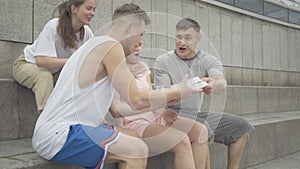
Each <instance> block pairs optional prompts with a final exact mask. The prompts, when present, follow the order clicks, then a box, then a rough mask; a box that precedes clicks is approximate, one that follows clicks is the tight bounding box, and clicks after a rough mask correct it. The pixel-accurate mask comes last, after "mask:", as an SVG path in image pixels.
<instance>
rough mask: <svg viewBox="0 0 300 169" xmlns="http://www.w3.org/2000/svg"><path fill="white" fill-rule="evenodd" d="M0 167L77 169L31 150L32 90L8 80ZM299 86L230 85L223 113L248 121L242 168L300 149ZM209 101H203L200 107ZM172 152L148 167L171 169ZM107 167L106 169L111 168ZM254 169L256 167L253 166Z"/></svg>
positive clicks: (222, 157) (215, 148)
mask: <svg viewBox="0 0 300 169" xmlns="http://www.w3.org/2000/svg"><path fill="white" fill-rule="evenodd" d="M0 92H1V94H2V97H1V98H0V105H1V106H0V132H1V133H2V134H1V135H0V168H7V169H10V168H27V169H31V168H58V169H59V168H78V167H75V166H66V165H61V164H54V163H49V162H48V161H45V160H43V159H41V158H40V157H39V156H38V155H37V154H36V153H35V152H34V150H33V149H32V147H31V139H30V138H31V136H32V132H33V127H34V124H35V121H36V119H37V117H38V113H37V111H36V106H35V101H34V96H33V94H32V92H31V91H30V90H28V89H26V88H24V87H22V86H20V85H18V84H17V83H16V82H15V81H14V80H12V79H1V80H0ZM299 94H300V87H261V86H229V87H228V91H227V100H226V104H225V111H227V112H232V113H234V114H238V115H241V116H242V117H244V118H246V119H248V120H249V121H250V122H251V123H252V124H253V125H254V126H255V128H256V129H255V130H254V131H253V132H252V133H251V135H250V138H249V142H248V144H247V148H246V151H245V154H244V156H243V159H242V162H241V168H247V167H251V166H255V165H258V164H260V165H261V163H265V162H268V161H270V160H274V159H278V158H280V157H283V156H286V155H289V154H292V153H295V152H297V151H300V134H299V131H298V129H299V127H300V104H299V103H300V101H299V100H300V95H299ZM210 103H211V98H209V97H205V102H204V105H203V107H204V109H209V107H210ZM172 156H173V155H172V154H171V153H165V154H162V155H160V156H156V157H151V158H149V162H148V169H171V168H173V164H172ZM226 161H227V152H226V147H225V146H223V145H219V144H215V143H213V144H212V145H211V163H212V168H213V169H223V168H225V167H224V166H226ZM115 168H117V164H108V165H106V166H105V169H115ZM251 169H254V168H251Z"/></svg>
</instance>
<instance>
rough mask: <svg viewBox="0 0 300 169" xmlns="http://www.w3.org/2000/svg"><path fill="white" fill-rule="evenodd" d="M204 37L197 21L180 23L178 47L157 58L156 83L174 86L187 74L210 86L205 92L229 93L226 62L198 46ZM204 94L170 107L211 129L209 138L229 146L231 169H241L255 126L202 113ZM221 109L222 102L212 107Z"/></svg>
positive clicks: (233, 117)
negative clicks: (225, 76)
mask: <svg viewBox="0 0 300 169" xmlns="http://www.w3.org/2000/svg"><path fill="white" fill-rule="evenodd" d="M200 40H201V34H200V25H199V23H198V22H197V21H195V20H193V19H190V18H184V19H181V20H180V21H179V22H178V23H177V25H176V49H175V50H171V51H169V52H167V53H165V54H163V55H161V56H159V57H157V58H156V61H155V63H154V68H155V76H154V84H155V85H156V86H160V85H172V84H174V83H177V82H178V81H180V80H179V79H180V78H182V77H184V75H185V74H187V73H188V74H189V75H190V76H192V77H194V76H198V77H199V78H202V80H204V81H206V82H207V83H208V85H207V86H206V87H205V88H203V92H204V93H205V94H211V93H214V94H216V95H214V96H215V97H216V96H220V97H222V96H224V95H221V94H223V93H225V91H226V86H227V82H226V80H225V78H224V71H223V67H222V63H221V61H220V60H219V59H217V58H216V57H214V56H212V55H210V54H208V53H206V52H205V51H201V50H199V49H198V48H197V45H198V43H199V42H200ZM202 95H203V94H202V93H195V94H193V96H192V97H190V98H188V99H186V100H183V101H182V102H180V104H176V105H173V106H169V109H172V110H175V111H176V112H177V113H180V115H181V116H185V117H189V118H193V119H196V120H197V121H199V122H201V123H202V124H205V125H206V126H207V128H208V134H209V137H210V136H211V135H215V137H214V142H217V143H221V144H224V145H226V146H228V164H227V169H238V167H239V163H240V160H241V158H242V155H243V152H244V149H245V145H246V142H247V139H248V133H249V132H250V131H251V130H252V129H253V127H252V126H251V124H250V123H249V122H248V121H246V120H244V119H243V118H241V117H239V116H236V115H233V114H229V113H223V112H222V111H223V110H218V112H209V113H206V112H200V109H201V101H202ZM212 108H213V109H217V108H218V105H215V106H214V107H212Z"/></svg>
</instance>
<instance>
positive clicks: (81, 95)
mask: <svg viewBox="0 0 300 169" xmlns="http://www.w3.org/2000/svg"><path fill="white" fill-rule="evenodd" d="M108 41H115V40H114V39H112V38H111V37H109V36H100V37H94V38H91V39H89V40H88V41H87V42H86V43H85V44H84V45H83V46H82V47H80V48H79V49H78V50H76V51H75V52H74V54H73V55H72V56H71V57H70V58H69V60H68V62H67V63H66V64H65V65H64V67H63V69H62V71H61V74H60V76H59V79H58V81H57V83H56V85H55V88H54V90H53V92H52V93H51V95H50V97H49V99H48V101H47V104H46V106H45V109H44V110H43V112H42V113H41V115H40V116H39V118H38V120H37V123H36V126H35V129H34V134H33V138H32V145H33V148H34V149H35V150H36V151H37V153H38V154H39V155H40V156H42V157H43V158H45V159H48V160H50V159H52V158H53V157H54V155H55V154H56V153H57V152H58V151H59V150H60V149H61V148H62V147H63V145H64V144H65V142H66V139H67V135H68V133H69V127H70V126H71V125H74V124H84V125H88V126H92V127H97V126H99V125H100V124H101V123H102V122H103V120H104V118H105V115H106V113H107V112H108V109H109V107H110V105H111V102H112V96H113V87H112V84H111V82H110V79H109V78H108V76H106V77H104V78H102V79H101V80H99V81H97V82H95V83H94V84H93V85H91V86H88V87H86V88H84V89H80V88H79V84H78V78H79V72H80V69H81V67H82V65H83V63H84V61H85V60H86V58H87V56H88V54H89V53H90V52H91V51H92V50H93V49H94V48H95V47H96V46H97V45H99V44H102V43H105V42H108ZM92 73H95V72H91V74H92Z"/></svg>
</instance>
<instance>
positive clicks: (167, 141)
mask: <svg viewBox="0 0 300 169" xmlns="http://www.w3.org/2000/svg"><path fill="white" fill-rule="evenodd" d="M143 140H144V141H145V142H146V143H147V145H148V147H149V149H150V151H151V152H155V153H158V154H160V153H163V152H165V151H168V150H170V151H172V152H174V153H175V158H174V169H195V164H194V158H193V153H192V148H191V144H190V140H189V138H188V137H187V135H186V134H185V133H183V132H181V131H179V130H176V129H173V128H170V127H166V126H162V125H158V124H150V125H149V126H148V127H147V128H146V129H145V131H144V133H143Z"/></svg>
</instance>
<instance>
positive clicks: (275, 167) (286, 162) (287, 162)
mask: <svg viewBox="0 0 300 169" xmlns="http://www.w3.org/2000/svg"><path fill="white" fill-rule="evenodd" d="M247 169H300V151H298V152H296V153H294V154H290V155H287V156H284V157H281V158H278V159H275V160H272V161H269V162H267V163H263V164H260V165H256V166H253V167H249V168H247Z"/></svg>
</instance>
